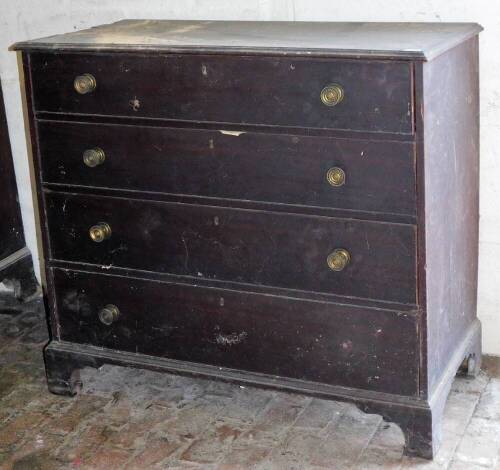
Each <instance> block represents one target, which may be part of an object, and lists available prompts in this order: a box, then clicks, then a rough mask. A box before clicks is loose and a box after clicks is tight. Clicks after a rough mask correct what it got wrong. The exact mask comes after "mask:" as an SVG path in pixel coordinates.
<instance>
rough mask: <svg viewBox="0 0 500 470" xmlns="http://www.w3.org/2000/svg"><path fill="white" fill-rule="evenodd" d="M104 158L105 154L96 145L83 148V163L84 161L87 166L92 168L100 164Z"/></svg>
mask: <svg viewBox="0 0 500 470" xmlns="http://www.w3.org/2000/svg"><path fill="white" fill-rule="evenodd" d="M105 159H106V155H105V154H104V150H102V149H100V148H98V147H96V148H94V149H89V150H85V152H83V163H85V165H87V166H89V167H90V168H94V167H95V166H97V165H102V164H103V163H104V160H105Z"/></svg>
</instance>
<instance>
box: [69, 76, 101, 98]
mask: <svg viewBox="0 0 500 470" xmlns="http://www.w3.org/2000/svg"><path fill="white" fill-rule="evenodd" d="M73 86H74V87H75V90H76V91H77V93H80V95H85V94H87V93H91V92H92V91H94V90H95V89H96V87H97V80H96V79H95V77H94V76H93V75H91V74H90V73H84V74H83V75H78V77H76V78H75V81H74V82H73Z"/></svg>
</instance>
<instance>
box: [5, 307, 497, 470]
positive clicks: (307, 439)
mask: <svg viewBox="0 0 500 470" xmlns="http://www.w3.org/2000/svg"><path fill="white" fill-rule="evenodd" d="M2 302H3V305H2ZM12 308H15V305H14V306H13V304H9V302H7V301H5V300H3V301H2V300H0V311H2V310H3V311H4V312H5V311H6V310H8V309H12ZM45 341H46V333H45V323H44V320H43V315H42V310H41V303H40V301H39V300H35V301H32V302H30V303H29V304H27V305H26V307H25V310H24V311H23V313H21V314H20V315H17V316H10V315H1V314H0V468H2V469H3V468H5V469H17V470H20V469H26V470H28V469H29V470H36V469H50V470H53V469H58V468H68V469H71V468H76V469H89V468H92V469H100V468H103V469H106V470H111V469H114V468H129V469H147V468H179V469H180V468H182V469H199V468H202V469H227V470H230V469H240V468H241V469H246V468H256V469H286V470H289V469H290V470H291V469H316V470H320V469H325V468H328V469H347V468H355V469H375V468H387V469H407V468H418V469H426V468H428V469H451V470H479V469H484V468H493V469H497V470H500V464H499V449H500V379H499V378H494V377H490V376H489V375H488V374H487V373H485V372H482V373H481V375H480V376H479V377H478V378H476V379H475V380H470V379H466V378H457V379H456V380H455V383H454V385H453V391H452V393H451V395H450V398H449V400H448V403H447V408H446V414H445V420H444V441H443V445H442V448H441V451H440V453H439V454H438V456H437V457H436V459H435V460H434V462H427V461H423V460H419V459H409V458H406V457H402V448H403V435H402V433H401V431H400V430H399V428H397V427H396V426H395V425H392V424H388V423H384V422H383V421H382V420H381V418H380V417H379V416H376V415H366V414H363V413H361V412H360V411H358V410H357V408H355V407H354V406H352V405H346V404H342V403H336V402H328V401H324V400H317V399H311V398H308V397H304V396H300V395H290V394H286V393H279V392H269V391H262V390H258V389H252V388H243V387H238V386H234V385H228V384H223V383H217V382H211V381H204V380H195V379H190V378H182V377H176V376H173V375H164V374H157V373H152V372H145V371H138V370H133V369H126V368H119V367H103V368H102V369H100V370H99V371H95V370H85V371H84V373H83V374H82V378H83V381H84V388H83V391H82V393H81V394H80V395H79V396H78V397H77V398H65V397H57V396H55V395H51V394H49V393H48V392H47V390H46V387H45V381H44V369H43V361H42V355H41V349H42V345H43V344H44V343H45Z"/></svg>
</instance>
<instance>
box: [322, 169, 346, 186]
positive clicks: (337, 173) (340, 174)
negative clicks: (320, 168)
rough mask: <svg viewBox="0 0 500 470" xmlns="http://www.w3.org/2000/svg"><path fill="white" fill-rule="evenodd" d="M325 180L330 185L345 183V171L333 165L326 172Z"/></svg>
mask: <svg viewBox="0 0 500 470" xmlns="http://www.w3.org/2000/svg"><path fill="white" fill-rule="evenodd" d="M326 180H327V181H328V182H329V183H330V184H331V185H332V186H335V187H339V186H342V185H343V184H344V183H345V171H344V170H343V169H342V168H339V167H337V166H334V167H333V168H330V169H329V170H328V171H327V172H326Z"/></svg>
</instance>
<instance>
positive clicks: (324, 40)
mask: <svg viewBox="0 0 500 470" xmlns="http://www.w3.org/2000/svg"><path fill="white" fill-rule="evenodd" d="M481 30H482V27H481V26H480V25H478V24H476V23H446V22H438V23H400V22H390V23H376V22H370V23H359V22H348V23H342V22H321V21H314V22H307V21H293V22H292V21H203V20H202V21H196V20H195V21H185V20H123V21H118V22H116V23H112V24H108V25H101V26H98V27H95V28H90V29H86V30H83V31H74V32H72V33H68V34H59V35H56V36H50V37H48V38H41V39H35V40H33V41H26V42H21V43H18V44H15V45H14V46H13V48H14V49H17V50H19V49H24V50H36V49H42V50H50V49H54V50H67V49H73V50H80V51H82V50H87V51H93V52H97V51H103V50H113V51H114V50H124V51H127V50H128V51H137V50H141V51H145V50H151V51H158V50H162V51H172V52H180V51H189V52H192V51H211V52H217V53H219V54H220V53H235V52H244V53H246V54H249V53H260V54H294V53H295V54H298V55H304V53H307V54H308V55H314V54H323V55H330V56H336V57H338V56H349V57H355V58H360V57H361V58H374V57H383V58H387V59H394V58H400V57H401V58H406V59H420V60H421V59H426V60H430V59H432V58H434V57H436V56H437V55H439V54H441V53H443V52H445V51H446V50H448V49H450V48H452V47H454V46H456V45H457V44H459V43H461V42H463V41H465V40H466V39H468V38H470V37H472V36H474V35H475V34H477V33H479V32H480V31H481Z"/></svg>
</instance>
